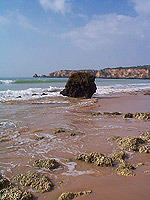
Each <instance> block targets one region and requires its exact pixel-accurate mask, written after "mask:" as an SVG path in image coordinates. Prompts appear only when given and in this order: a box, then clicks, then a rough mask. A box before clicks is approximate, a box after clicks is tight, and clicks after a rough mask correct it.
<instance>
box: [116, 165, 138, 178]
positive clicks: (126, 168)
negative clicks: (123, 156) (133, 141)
mask: <svg viewBox="0 0 150 200" xmlns="http://www.w3.org/2000/svg"><path fill="white" fill-rule="evenodd" d="M134 169H135V168H134V167H133V166H132V165H131V164H127V163H121V164H120V165H119V166H118V167H117V168H116V172H117V174H118V175H122V176H135V174H134V172H133V170H134Z"/></svg>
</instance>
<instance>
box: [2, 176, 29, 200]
mask: <svg viewBox="0 0 150 200" xmlns="http://www.w3.org/2000/svg"><path fill="white" fill-rule="evenodd" d="M0 199H1V200H14V199H16V200H32V199H33V197H32V195H31V194H30V192H28V191H26V190H24V191H22V190H20V189H19V188H18V187H17V186H14V185H13V184H12V183H11V182H10V181H9V180H8V179H6V178H3V177H2V176H0Z"/></svg>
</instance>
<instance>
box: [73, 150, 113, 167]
mask: <svg viewBox="0 0 150 200" xmlns="http://www.w3.org/2000/svg"><path fill="white" fill-rule="evenodd" d="M75 159H76V160H82V161H85V162H87V163H94V164H95V165H96V166H101V167H108V166H113V164H114V162H113V160H112V158H110V157H108V156H105V155H104V154H101V153H98V152H92V153H90V154H80V155H78V156H76V157H75Z"/></svg>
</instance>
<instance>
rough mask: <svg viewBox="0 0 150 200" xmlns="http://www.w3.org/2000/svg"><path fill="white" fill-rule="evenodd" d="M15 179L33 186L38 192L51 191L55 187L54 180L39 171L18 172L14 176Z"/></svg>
mask: <svg viewBox="0 0 150 200" xmlns="http://www.w3.org/2000/svg"><path fill="white" fill-rule="evenodd" d="M14 180H15V181H17V182H19V183H20V184H21V185H23V186H28V187H31V188H33V189H35V190H37V191H38V192H47V191H50V190H51V189H52V187H53V184H52V182H51V181H50V180H49V178H47V177H46V176H44V175H42V174H39V173H36V172H34V173H28V174H26V175H24V174H18V175H16V176H15V177H14Z"/></svg>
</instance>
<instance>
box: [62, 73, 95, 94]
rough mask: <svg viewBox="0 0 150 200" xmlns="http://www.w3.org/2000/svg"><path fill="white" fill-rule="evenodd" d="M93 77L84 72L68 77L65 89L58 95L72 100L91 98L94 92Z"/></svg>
mask: <svg viewBox="0 0 150 200" xmlns="http://www.w3.org/2000/svg"><path fill="white" fill-rule="evenodd" d="M94 81H95V77H94V76H93V75H90V74H88V73H85V72H77V73H74V74H72V75H71V76H70V78H69V80H68V81H67V83H66V86H65V89H64V90H62V91H61V92H60V93H61V94H62V95H64V96H69V97H74V98H80V97H82V98H91V97H92V95H93V94H94V93H95V92H96V84H95V82H94Z"/></svg>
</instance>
